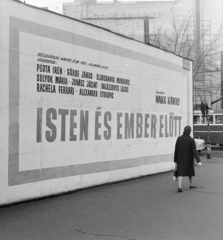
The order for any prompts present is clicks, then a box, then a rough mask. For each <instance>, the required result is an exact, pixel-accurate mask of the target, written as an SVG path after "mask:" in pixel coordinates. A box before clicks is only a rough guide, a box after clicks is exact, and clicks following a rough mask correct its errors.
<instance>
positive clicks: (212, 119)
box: [194, 109, 223, 145]
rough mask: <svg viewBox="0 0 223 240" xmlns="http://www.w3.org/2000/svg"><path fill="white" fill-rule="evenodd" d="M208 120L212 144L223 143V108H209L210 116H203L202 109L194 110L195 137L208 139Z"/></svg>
mask: <svg viewBox="0 0 223 240" xmlns="http://www.w3.org/2000/svg"><path fill="white" fill-rule="evenodd" d="M208 120H209V136H210V142H211V144H220V145H223V109H218V110H209V114H208V117H203V116H202V113H201V111H200V110H195V111H194V138H201V139H204V140H205V142H206V143H207V141H208Z"/></svg>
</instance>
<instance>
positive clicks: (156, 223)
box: [0, 152, 223, 240]
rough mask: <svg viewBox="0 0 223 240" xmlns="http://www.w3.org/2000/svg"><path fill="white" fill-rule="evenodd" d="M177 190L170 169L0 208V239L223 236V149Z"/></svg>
mask: <svg viewBox="0 0 223 240" xmlns="http://www.w3.org/2000/svg"><path fill="white" fill-rule="evenodd" d="M201 158H202V161H203V166H202V167H199V166H196V167H195V171H196V177H195V181H194V183H195V184H196V185H197V186H198V188H197V189H193V190H190V189H189V188H188V186H189V181H188V179H186V178H185V179H184V180H183V192H182V193H178V192H177V183H176V182H173V180H172V172H167V173H162V174H158V175H153V176H147V177H143V178H138V179H133V180H130V181H126V182H121V183H116V184H111V185H105V186H100V187H95V188H91V189H86V190H82V191H77V192H73V193H70V194H66V195H61V196H57V197H51V198H47V199H42V200H38V201H33V202H28V203H24V204H19V205H15V206H7V207H3V208H0V240H89V239H92V240H93V239H94V240H164V239H165V240H201V239H203V240H222V239H223V184H222V182H223V152H213V153H212V159H210V160H207V157H206V154H205V152H203V153H201Z"/></svg>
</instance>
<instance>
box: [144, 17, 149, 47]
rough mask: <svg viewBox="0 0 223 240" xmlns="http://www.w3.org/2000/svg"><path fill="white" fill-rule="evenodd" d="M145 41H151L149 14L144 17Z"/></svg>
mask: <svg viewBox="0 0 223 240" xmlns="http://www.w3.org/2000/svg"><path fill="white" fill-rule="evenodd" d="M144 43H146V44H148V43H149V18H148V16H145V17H144Z"/></svg>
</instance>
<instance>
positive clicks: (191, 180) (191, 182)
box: [188, 176, 193, 186]
mask: <svg viewBox="0 0 223 240" xmlns="http://www.w3.org/2000/svg"><path fill="white" fill-rule="evenodd" d="M188 178H189V182H190V186H193V177H191V176H189V177H188Z"/></svg>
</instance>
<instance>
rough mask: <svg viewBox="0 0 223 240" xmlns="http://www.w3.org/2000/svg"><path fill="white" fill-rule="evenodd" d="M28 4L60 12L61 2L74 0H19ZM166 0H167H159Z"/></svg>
mask: <svg viewBox="0 0 223 240" xmlns="http://www.w3.org/2000/svg"><path fill="white" fill-rule="evenodd" d="M21 1H22V2H24V1H25V2H26V3H28V4H31V5H34V6H37V7H48V8H49V9H50V10H51V11H56V12H60V13H62V3H63V2H74V0H21ZM97 1H98V2H111V1H112V0H97ZM119 1H120V2H136V0H119ZM140 1H157V0H140ZM159 1H168V0H159Z"/></svg>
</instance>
